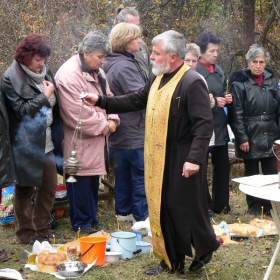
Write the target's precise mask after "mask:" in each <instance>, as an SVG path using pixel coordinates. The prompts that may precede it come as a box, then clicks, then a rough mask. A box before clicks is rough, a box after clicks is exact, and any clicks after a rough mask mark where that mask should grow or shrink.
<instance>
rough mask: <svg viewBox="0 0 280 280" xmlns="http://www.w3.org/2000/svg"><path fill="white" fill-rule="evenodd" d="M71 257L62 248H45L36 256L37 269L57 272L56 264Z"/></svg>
mask: <svg viewBox="0 0 280 280" xmlns="http://www.w3.org/2000/svg"><path fill="white" fill-rule="evenodd" d="M68 260H69V259H68V257H67V254H66V252H64V251H60V250H44V251H42V252H40V253H39V254H38V256H37V258H36V267H37V271H40V272H45V273H51V272H57V268H56V266H57V265H59V264H60V263H62V262H67V261H68Z"/></svg>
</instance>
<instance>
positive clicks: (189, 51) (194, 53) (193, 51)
mask: <svg viewBox="0 0 280 280" xmlns="http://www.w3.org/2000/svg"><path fill="white" fill-rule="evenodd" d="M199 57H200V48H199V46H198V45H197V44H195V43H190V44H187V45H186V55H185V58H184V63H185V64H187V65H188V66H190V67H191V69H192V70H195V69H196V66H197V63H198V60H199Z"/></svg>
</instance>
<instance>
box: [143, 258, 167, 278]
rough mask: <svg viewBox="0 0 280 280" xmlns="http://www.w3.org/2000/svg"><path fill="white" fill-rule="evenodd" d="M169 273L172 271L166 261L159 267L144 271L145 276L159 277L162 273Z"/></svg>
mask: <svg viewBox="0 0 280 280" xmlns="http://www.w3.org/2000/svg"><path fill="white" fill-rule="evenodd" d="M168 271H170V270H169V267H168V265H167V264H166V263H165V261H161V262H160V264H159V265H158V266H157V267H154V268H151V269H148V270H146V271H144V274H146V275H149V276H153V275H158V274H160V273H163V272H168Z"/></svg>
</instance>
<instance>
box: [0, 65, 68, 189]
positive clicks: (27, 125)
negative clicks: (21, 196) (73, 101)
mask: <svg viewBox="0 0 280 280" xmlns="http://www.w3.org/2000/svg"><path fill="white" fill-rule="evenodd" d="M45 79H46V80H48V81H50V82H52V83H53V84H54V85H55V82H54V79H53V76H52V74H51V71H50V69H49V68H48V67H47V75H46V78H45ZM1 88H2V94H3V96H4V99H5V105H6V109H7V112H8V116H9V121H10V134H11V143H12V150H13V157H14V162H15V168H16V174H17V179H18V184H19V185H22V186H38V187H40V186H41V185H42V178H43V164H44V162H43V160H44V157H45V145H46V114H45V111H46V110H44V109H43V108H44V107H45V108H50V104H49V101H48V99H47V98H46V96H45V94H44V93H43V92H41V91H40V90H39V89H38V88H37V87H36V85H35V84H34V83H33V82H32V81H31V80H30V78H29V77H28V76H27V75H26V73H25V72H24V71H23V69H22V68H21V66H20V64H19V63H18V62H17V61H15V60H14V61H13V63H12V64H11V66H10V67H9V68H8V69H7V71H6V72H5V73H4V76H3V78H2V82H1ZM54 94H55V96H56V100H57V102H56V104H55V106H54V107H53V123H52V125H51V130H52V141H53V144H54V147H55V149H54V154H55V155H56V160H57V166H58V167H59V169H58V171H60V173H61V171H62V163H63V158H62V155H63V153H62V139H63V130H62V125H61V119H60V114H59V99H58V95H57V90H55V92H54Z"/></svg>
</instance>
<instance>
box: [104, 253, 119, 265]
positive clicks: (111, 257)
mask: <svg viewBox="0 0 280 280" xmlns="http://www.w3.org/2000/svg"><path fill="white" fill-rule="evenodd" d="M121 254H122V253H121V252H105V263H114V262H117V261H118V260H119V259H120V256H121Z"/></svg>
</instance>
